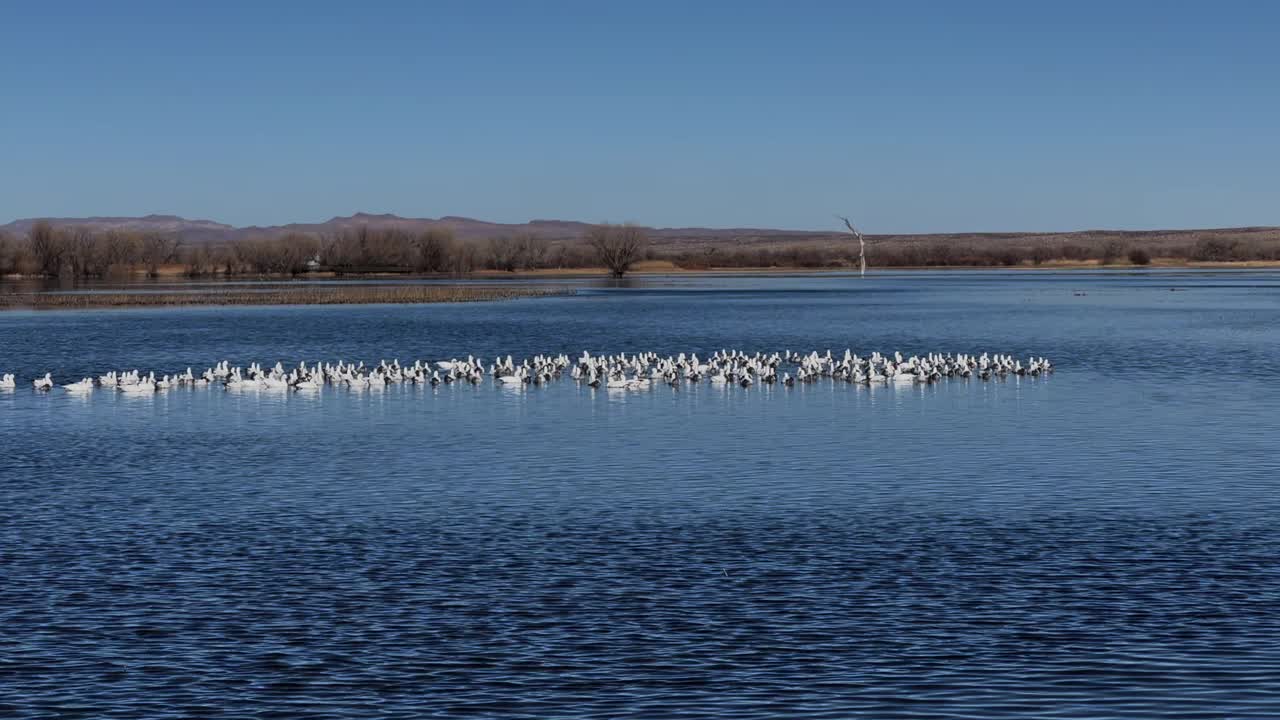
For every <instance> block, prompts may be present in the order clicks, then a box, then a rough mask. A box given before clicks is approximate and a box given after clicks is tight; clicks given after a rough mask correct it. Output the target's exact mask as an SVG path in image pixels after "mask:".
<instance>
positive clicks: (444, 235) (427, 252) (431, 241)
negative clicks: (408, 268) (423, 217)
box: [414, 228, 457, 273]
mask: <svg viewBox="0 0 1280 720" xmlns="http://www.w3.org/2000/svg"><path fill="white" fill-rule="evenodd" d="M414 244H415V245H416V246H417V248H418V258H417V262H416V263H415V267H414V269H415V270H417V271H418V272H429V273H442V272H449V270H450V260H451V258H452V256H453V254H454V253H455V252H457V249H456V246H455V243H454V240H453V232H452V231H450V230H449V229H448V228H431V229H428V230H425V231H423V232H422V234H420V235H418V237H417V240H416V241H415V243H414Z"/></svg>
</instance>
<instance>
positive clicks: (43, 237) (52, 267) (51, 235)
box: [27, 220, 63, 277]
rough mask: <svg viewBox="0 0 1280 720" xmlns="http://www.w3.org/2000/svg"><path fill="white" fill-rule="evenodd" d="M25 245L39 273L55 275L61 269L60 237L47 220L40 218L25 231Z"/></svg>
mask: <svg viewBox="0 0 1280 720" xmlns="http://www.w3.org/2000/svg"><path fill="white" fill-rule="evenodd" d="M27 245H28V247H29V248H30V249H31V255H32V256H33V257H34V258H35V264H36V268H37V269H38V270H39V272H40V274H41V275H47V276H49V277H55V276H57V274H58V273H59V272H61V270H62V256H63V248H62V242H61V237H60V236H59V235H58V233H57V232H55V231H54V229H53V226H52V225H50V224H49V222H48V221H47V220H40V221H38V222H36V224H35V225H32V226H31V231H30V232H29V233H27Z"/></svg>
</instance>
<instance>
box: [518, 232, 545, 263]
mask: <svg viewBox="0 0 1280 720" xmlns="http://www.w3.org/2000/svg"><path fill="white" fill-rule="evenodd" d="M516 242H517V243H518V244H519V245H520V253H521V255H522V256H523V260H524V267H525V269H527V270H535V269H537V268H540V267H542V266H543V265H544V264H545V263H546V262H547V253H548V252H549V250H550V247H549V245H548V243H547V241H546V240H545V239H544V238H542V237H540V236H539V235H537V234H536V233H531V232H525V233H520V234H519V235H516Z"/></svg>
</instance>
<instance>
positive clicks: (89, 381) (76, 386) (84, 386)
mask: <svg viewBox="0 0 1280 720" xmlns="http://www.w3.org/2000/svg"><path fill="white" fill-rule="evenodd" d="M62 389H63V390H66V391H67V392H69V393H74V394H84V393H87V392H90V391H92V390H93V378H84V379H83V380H81V381H80V382H73V383H67V384H66V385H63V386H62Z"/></svg>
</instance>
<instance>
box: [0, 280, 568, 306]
mask: <svg viewBox="0 0 1280 720" xmlns="http://www.w3.org/2000/svg"><path fill="white" fill-rule="evenodd" d="M567 292H568V290H565V289H564V288H541V287H539V288H535V287H496V286H488V287H486V286H483V285H468V286H464V287H459V286H456V285H396V286H376V285H372V286H371V285H344V286H311V287H297V288H272V289H261V290H252V289H235V290H209V291H201V292H165V293H138V292H98V293H7V294H0V309H3V310H9V309H19V308H26V309H36V310H56V309H64V310H70V309H84V308H116V307H166V306H180V305H369V304H380V303H388V304H410V303H452V302H477V301H485V300H509V299H513V298H523V297H546V296H552V295H563V294H566V293H567Z"/></svg>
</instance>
